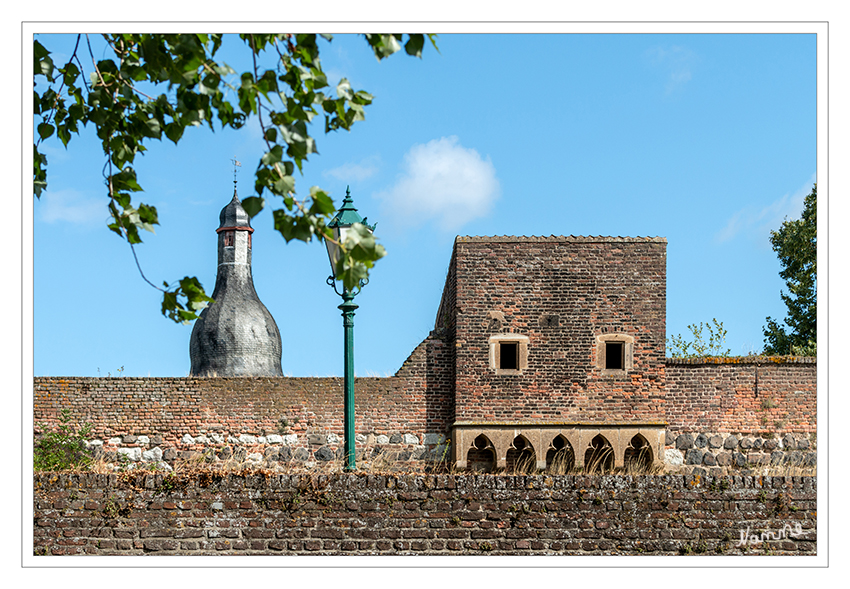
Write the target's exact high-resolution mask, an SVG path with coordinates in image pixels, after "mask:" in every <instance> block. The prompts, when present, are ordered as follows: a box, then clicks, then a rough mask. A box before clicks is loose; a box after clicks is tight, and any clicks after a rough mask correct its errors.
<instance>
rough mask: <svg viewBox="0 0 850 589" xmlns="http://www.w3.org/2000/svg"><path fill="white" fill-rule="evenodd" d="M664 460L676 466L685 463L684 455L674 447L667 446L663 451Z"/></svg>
mask: <svg viewBox="0 0 850 589" xmlns="http://www.w3.org/2000/svg"><path fill="white" fill-rule="evenodd" d="M664 462H666V463H667V464H670V465H673V466H678V465H680V464H684V463H685V457H684V456H683V455H682V453H681V452H679V451H678V450H676V449H675V448H667V449H666V450H665V451H664Z"/></svg>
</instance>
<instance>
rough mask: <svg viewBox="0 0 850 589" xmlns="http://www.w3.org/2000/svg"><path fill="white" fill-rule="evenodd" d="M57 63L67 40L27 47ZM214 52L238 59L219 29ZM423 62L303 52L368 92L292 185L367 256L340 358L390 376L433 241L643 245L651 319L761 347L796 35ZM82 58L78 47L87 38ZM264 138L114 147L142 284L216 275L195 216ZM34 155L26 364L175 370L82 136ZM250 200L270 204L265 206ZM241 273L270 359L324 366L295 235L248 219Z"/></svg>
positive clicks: (314, 300) (435, 300) (805, 147)
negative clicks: (352, 220) (156, 221)
mask: <svg viewBox="0 0 850 589" xmlns="http://www.w3.org/2000/svg"><path fill="white" fill-rule="evenodd" d="M41 41H42V43H43V44H45V46H47V47H48V49H50V50H51V51H53V52H54V61H56V62H57V63H60V62H61V63H64V61H63V59H62V58H63V56H67V55H68V54H69V53H70V51H71V49H72V47H73V41H74V39H73V37H72V36H70V35H57V36H52V37H45V38H41ZM233 41H234V42H233V43H228V44H226V45H225V47H224V49H223V53H222V54H221V56H220V57H221V58H222V59H223V60H224V61H226V62H228V63H229V64H230V65H232V66H233V67H234V68H235V69H236V70H237V71H240V72H241V71H243V70H244V69H247V68H248V67H249V63H248V59H249V54H248V53H247V52H246V51H245V50H244V48H243V47H241V45H240V43H239V41H238V39H234V40H233ZM438 45H439V48H440V52H439V53H437V52H435V51H433V50H432V49H431V48H426V51H425V55H424V57H423V59H422V60H418V59H414V58H410V57H407V56H404V55H395V56H393V57H391V58H390V59H388V60H385V61H383V62H381V63H378V62H377V61H376V60H375V59H374V57H372V56H371V53H370V50H369V49H368V47H367V45H366V42H365V41H364V40H363V39H362V38H359V37H350V36H347V35H338V36H336V37H335V38H334V40H333V41H332V42H331V43H330V44H328V43H324V42H322V56H323V64H324V68H325V70H326V72H327V73H328V74H329V77H330V78H331V80H332V81H333V82H334V83H335V82H336V81H337V80H338V78H339V77H340V76H345V77H347V78H348V79H349V80H350V81H351V84H352V87H354V88H355V89H365V90H367V91H369V92H371V93H372V94H374V95H375V101H374V104H373V105H372V106H371V107H369V108H367V113H366V121H364V122H360V123H357V124H355V125H354V127H353V130H352V131H351V132H350V133H348V132H341V133H335V134H331V135H324V134H323V133H322V129H321V126H320V125H316V129H315V134H314V136H315V137H316V139H317V143H318V149H319V155H318V156H315V155H314V156H313V157H312V158H311V160H310V161H309V162H308V163H307V164H306V166H305V168H304V174H303V176H301V177H297V182H298V184H297V186H296V189H297V191H298V192H299V194H300V195H302V196H303V195H305V194H307V193H308V191H309V188H310V186H313V185H318V186H321V187H322V188H324V189H325V190H327V191H328V192H329V193H330V194H331V196H333V197H334V199H335V201H336V202H339V201H340V199H341V197H342V195H343V194H344V193H345V188H346V185H349V186H350V187H351V193H352V196H353V197H354V201H355V205H356V206H357V207H358V209H359V211H360V213H361V214H362V215H363V216H368V218H369V222H370V223H372V222H377V223H378V227H377V231H376V234H377V236H378V237H379V239H380V242H381V243H382V244H383V245H384V246H385V247H386V248H387V250H388V252H389V253H388V256H387V257H386V258H385V259H383V260H381V261H379V262H378V264H377V265H376V267H375V270H374V272H373V274H372V278H371V282H370V284H369V285H368V286H367V287H366V288H364V290H363V292H362V293H361V294H360V295H359V296H358V297H357V299H356V302H357V303H358V304H359V305H360V309H359V310H358V312H357V315H356V318H355V341H356V346H355V350H356V357H355V367H356V372H357V374H358V375H361V376H385V375H391V374H393V373H394V372H395V371H396V370H397V369H398V368H399V367H400V366H401V364H402V363H403V361H404V360H405V358H406V357H407V356H408V355H409V354H410V352H411V351H412V350H413V348H414V347H415V346H416V345H417V344H418V343H419V342H420V341H421V340H422V339H423V338H425V337H426V336H427V335H428V333H429V331H430V330H431V329H432V327H433V323H434V316H435V314H436V311H437V306H438V304H439V299H440V294H441V292H442V288H443V283H444V280H445V274H446V270H447V267H448V263H449V259H450V256H451V250H452V243H453V240H454V238H455V236H456V235H613V236H617V235H622V236H663V237H666V238H667V240H668V245H667V332H668V335H670V334H678V333H682V334H685V333H686V331H687V328H686V326H687V325H688V324H690V323H696V322H700V321H702V322H707V321H710V320H711V319H712V318H717V319H718V320H720V321H722V322H723V324H724V327H725V328H726V329H727V331H728V337H727V347H728V348H730V349H731V351H732V353H733V354H744V353H748V352H751V351H759V350H761V347H762V344H763V336H762V326H763V325H764V322H765V317H766V316H768V315H770V316H773V317H774V318H780V317H784V316H785V308H784V305H783V304H782V301H781V299H780V296H779V294H780V291H781V290H782V289H783V287H784V283H783V281H782V280H781V279H780V278H779V275H778V272H779V269H780V267H779V262H778V260H777V258H776V256H775V254H774V252H773V251H772V249H771V247H770V243H769V241H768V236H769V231H770V230H771V229H776V228H778V227H779V225H780V224H781V222H782V220H783V218H785V217H786V216H788V217H796V216H798V215H799V213H800V211H801V210H802V200H803V197H804V196H805V195H806V194H808V192H809V191H810V190H811V188H812V184H813V183H814V182H815V181H816V180H817V176H816V172H817V161H816V156H817V150H816V148H817V142H816V140H817V133H816V131H817V128H816V122H817V120H816V117H817V110H816V106H817V105H816V82H817V70H816V38H815V35H813V34H693V35H687V34H654V35H650V34H575V35H572V34H542V35H535V34H532V35H513V34H445V35H441V36H440V37H439V39H438ZM96 51H98V50H97V49H96ZM263 148H264V144H263V142H262V141H261V139H260V135H259V127H258V126H257V125H256V122H253V123H251V124H249V126H248V128H246V129H243V130H241V131H238V132H226V131H217V132H215V133H211V132H210V131H209V130H208V129H200V128H199V129H192V130H190V131H189V132H187V134H186V136H185V137H184V139H183V140H182V141H181V143H180V144H179V145H178V146H176V147H175V146H173V145H172V144H171V143H170V142H167V141H166V142H164V143H156V142H154V143H151V144H150V145H149V150H148V152H146V153H145V154H144V156H142V157H141V158H139V159H137V164H136V169H137V173H138V176H139V180H140V183H141V184H142V186H143V187H144V188H145V193H143V194H142V195H141V196H140V198H141V199H142V201H143V202H147V203H149V204H153V205H155V206H156V207H157V209H158V211H159V217H160V222H161V226H159V227H157V229H156V235H145V236H143V238H144V239H145V243H144V244H143V245H141V246H138V247H137V253H138V255H139V259H140V262H141V264H142V267H143V269H144V271H145V274H146V275H147V277H148V278H149V279H151V280H152V281H153V282H155V283H161V282H162V281H163V280H166V281H169V282H171V281H174V280H177V279H179V278H181V277H183V276H185V275H196V276H197V277H198V278H199V279H200V280H201V282H202V283H203V285H204V286H205V287H206V288H207V290H208V292H212V289H213V286H214V284H215V269H216V234H215V229H216V227H217V226H218V213H219V211H220V210H221V208H222V207H223V206H224V205H225V204H227V202H228V201H229V200H230V197H231V196H232V191H233V168H232V166H231V163H230V160H231V158H233V157H235V158H236V159H238V160H239V161H240V162H242V168H240V170H239V172H238V174H237V178H238V181H239V184H238V186H239V195H240V197H242V198H244V197H247V196H250V195H252V194H253V191H252V187H253V181H252V175H253V170H254V168H255V167H256V163H257V161H258V159H259V157H260V156H261V155H262V153H263ZM44 150H45V152H46V153H47V154H48V159H49V168H48V182H49V187H48V191H47V192H46V193H45V194H44V195H43V196H42V198H41V200H40V201H38V202H35V204H34V210H33V271H34V278H33V289H34V295H33V303H34V320H33V335H34V350H33V353H34V357H33V361H34V372H35V374H36V375H50V376H62V375H68V376H70V375H89V376H97V375H98V374H100V375H103V376H105V375H107V374H109V373H111V374H112V375H116V374H118V369H119V368H121V367H123V372H122V374H123V375H125V376H148V375H150V376H184V375H186V374H187V373H188V371H189V367H190V363H189V354H188V349H189V347H188V344H189V334H190V333H191V326H182V325H175V324H173V323H172V322H170V321H168V320H167V319H165V318H164V317H162V315H161V314H160V312H159V306H160V296H159V294H160V293H158V292H157V291H155V290H154V289H152V288H150V287H149V286H147V285H146V284H145V283H144V282H143V281H142V279H141V277H140V276H139V274H138V271H137V270H136V267H135V264H134V262H133V256H132V253H131V251H130V249H129V247H128V246H127V245H126V243H123V242H122V241H121V240H120V239H119V238H118V237H117V236H115V235H114V234H112V233H111V232H110V231H108V230H107V229H106V223H105V220H106V217H107V211H106V198H105V188H104V186H103V183H102V176H101V169H102V166H103V164H104V162H105V159H104V156H103V154H102V151H101V149H100V146H99V143H98V141H97V139H96V138H95V137H94V133H93V132H91V131H87V132H86V133H84V136H83V137H74V139H73V140H72V142H71V144H70V149H69V150H68V151H66V150H65V149H64V148H62V146H61V144H59V143H58V142H56V141H53V142H48V143H47V144H46V145H45V146H44ZM272 204H273V203H272ZM252 224H253V226H254V228H255V233H254V236H253V239H254V241H253V244H254V248H253V271H254V281H255V285H256V288H257V292H258V294H259V296H260V299H261V300H262V301H263V302H264V303H265V305H266V307H268V309H269V310H270V311H271V313H272V315H273V316H274V317H275V320H276V321H277V324H278V327H279V328H280V331H281V336H282V339H283V368H284V372H285V373H286V374H289V375H293V376H326V375H340V374H341V372H342V319H341V317H340V312H339V310H338V309H337V308H336V306H337V305H338V304H339V302H340V301H339V297H337V295H335V294H334V293H333V291H332V290H331V289H330V288H329V287H328V286H327V285H326V284H325V279H326V277H327V275H328V273H329V267H328V262H327V255H326V253H325V251H324V248H323V246H321V245H319V244H318V243H315V242H314V243H312V244H303V243H300V242H293V243H290V244H288V245H287V244H285V243H284V241H283V239H282V238H281V237H280V235H279V234H276V233H275V232H274V230H273V227H272V219H271V212H270V210H269V209H268V208H267V210H265V211H263V212H262V213H260V215H258V216H257V217H256V218H255V219H254V220H253V222H252Z"/></svg>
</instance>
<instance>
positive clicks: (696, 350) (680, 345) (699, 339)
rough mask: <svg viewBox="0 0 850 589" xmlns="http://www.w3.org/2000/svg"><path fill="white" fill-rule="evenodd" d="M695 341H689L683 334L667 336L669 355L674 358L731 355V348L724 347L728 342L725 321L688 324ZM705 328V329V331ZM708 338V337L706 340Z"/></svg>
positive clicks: (723, 356)
mask: <svg viewBox="0 0 850 589" xmlns="http://www.w3.org/2000/svg"><path fill="white" fill-rule="evenodd" d="M688 330H689V331H690V332H691V336H692V337H693V341H687V340H685V338H684V337H682V335H681V334H677V335H671V336H670V337H669V338H667V355H668V356H670V357H673V358H706V357H715V356H719V357H722V358H725V357H727V356H729V352H730V350H728V349H726V350H724V349H723V346H724V345H725V344H726V330H725V329H724V328H723V322H722V321H718V320H717V319H712V320H711V323H705V324H703V323H702V322H700V323H699V324H696V323H692V324H691V325H688ZM703 330H704V331H703ZM706 338H708V339H707V340H706Z"/></svg>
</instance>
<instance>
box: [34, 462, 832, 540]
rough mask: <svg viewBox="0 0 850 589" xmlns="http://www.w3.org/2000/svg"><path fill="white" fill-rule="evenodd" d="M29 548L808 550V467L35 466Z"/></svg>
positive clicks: (811, 521)
mask: <svg viewBox="0 0 850 589" xmlns="http://www.w3.org/2000/svg"><path fill="white" fill-rule="evenodd" d="M34 487H35V513H34V538H33V540H34V546H33V550H34V553H35V554H36V555H73V554H95V555H104V556H108V555H124V556H130V555H145V554H149V555H271V554H274V555H413V554H417V555H423V554H429V555H606V554H608V555H646V554H651V555H741V554H745V555H753V554H756V555H777V554H786V555H815V554H817V527H816V526H817V518H816V492H817V479H816V478H815V477H757V476H734V477H708V476H692V475H671V476H637V477H631V476H596V477H589V476H492V475H400V476H392V475H386V476H385V475H364V474H361V475H356V474H349V475H326V476H308V475H281V474H263V473H256V474H248V475H237V474H230V475H224V476H212V475H210V474H207V475H206V476H201V475H198V476H196V477H194V478H190V477H181V476H178V475H173V474H172V475H161V474H160V475H153V474H148V475H144V474H124V475H117V474H112V475H98V474H61V475H60V474H49V473H47V474H36V475H35V477H34Z"/></svg>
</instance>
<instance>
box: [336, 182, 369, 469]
mask: <svg viewBox="0 0 850 589" xmlns="http://www.w3.org/2000/svg"><path fill="white" fill-rule="evenodd" d="M355 223H361V224H363V225H365V226H366V228H367V229H369V231H374V230H375V225H367V224H366V219H364V218H362V217H361V216H360V215H359V214H358V213H357V209H355V208H354V201H353V200H352V199H351V194H350V193H349V190H348V187H346V188H345V199H343V201H342V206H341V207H340V208H339V210H338V211H337V213H336V216H334V218H333V219H331V221H330V223H328V228H329V229H331V230H332V231H333V235H334V240H335V242H336V243H334V242H332V241H330V240H327V239H326V240H325V245H326V246H327V248H328V260H329V261H330V263H331V275H330V276H329V277H328V284H329V285H330V286H332V287H333V289H334V292H336V294H338V295H339V296H341V297H342V304H341V305H340V306H339V309H340V310H341V311H342V324H343V327H344V328H345V353H344V362H345V377H344V382H343V395H344V403H343V412H344V416H343V436H344V438H345V466H344V467H343V469H344V470H345V471H352V470H354V469H355V466H354V310H355V309H357V305H355V304H354V296H355V295H356V294H357V293H358V292H360V289H361V288H363V287H364V286H365V285H366V282H368V281H366V280H361V281H360V284H358V286H357V288H356V290H349V289H347V288H345V286H343V290H342V292H339V290H337V287H336V280H335V279H336V278H337V267H336V265H337V262H338V261H339V257H340V251H339V244H342V243H345V238H346V235H347V234H348V232H349V231H350V230H351V226H352V225H354V224H355Z"/></svg>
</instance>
